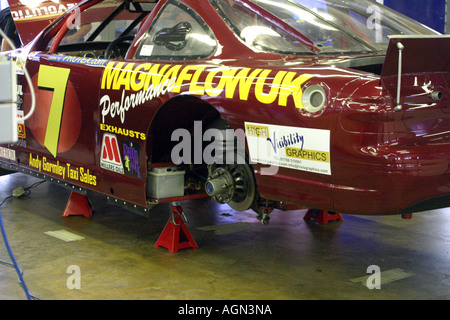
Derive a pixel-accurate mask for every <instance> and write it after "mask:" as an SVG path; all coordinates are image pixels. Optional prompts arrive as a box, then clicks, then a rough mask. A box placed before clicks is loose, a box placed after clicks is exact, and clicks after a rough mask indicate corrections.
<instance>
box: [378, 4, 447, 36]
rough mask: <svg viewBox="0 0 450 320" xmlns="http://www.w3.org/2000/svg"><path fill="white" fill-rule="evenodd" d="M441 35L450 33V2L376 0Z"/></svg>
mask: <svg viewBox="0 0 450 320" xmlns="http://www.w3.org/2000/svg"><path fill="white" fill-rule="evenodd" d="M376 1H377V2H379V3H382V4H384V5H386V6H388V7H390V8H392V9H394V10H396V11H398V12H401V13H403V14H404V15H406V16H409V17H411V18H413V19H415V20H417V21H419V22H421V23H423V24H424V25H426V26H428V27H430V28H432V29H434V30H436V31H438V32H441V33H450V12H448V11H450V0H376Z"/></svg>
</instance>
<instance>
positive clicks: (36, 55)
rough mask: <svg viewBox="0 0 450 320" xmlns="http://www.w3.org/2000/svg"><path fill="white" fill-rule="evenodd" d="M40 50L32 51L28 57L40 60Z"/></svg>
mask: <svg viewBox="0 0 450 320" xmlns="http://www.w3.org/2000/svg"><path fill="white" fill-rule="evenodd" d="M41 54H42V51H33V52H30V53H29V54H28V59H29V60H32V61H37V62H39V61H40V60H41Z"/></svg>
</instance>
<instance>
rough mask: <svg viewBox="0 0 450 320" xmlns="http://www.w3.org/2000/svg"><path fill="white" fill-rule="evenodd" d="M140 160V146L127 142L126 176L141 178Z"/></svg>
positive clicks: (124, 146) (124, 148) (124, 164)
mask: <svg viewBox="0 0 450 320" xmlns="http://www.w3.org/2000/svg"><path fill="white" fill-rule="evenodd" d="M139 159H140V147H139V144H138V143H136V142H132V141H127V140H125V141H124V142H123V166H124V168H125V173H126V174H128V175H130V176H133V177H137V178H141V163H140V160H139Z"/></svg>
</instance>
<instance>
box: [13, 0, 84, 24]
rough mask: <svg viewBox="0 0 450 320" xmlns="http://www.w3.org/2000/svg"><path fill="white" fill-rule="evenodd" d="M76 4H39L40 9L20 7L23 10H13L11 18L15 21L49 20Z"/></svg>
mask: <svg viewBox="0 0 450 320" xmlns="http://www.w3.org/2000/svg"><path fill="white" fill-rule="evenodd" d="M75 4H76V3H67V4H62V3H53V2H50V4H48V3H39V6H38V7H26V6H22V7H19V8H21V9H12V10H11V16H12V17H13V20H14V21H17V20H30V19H48V18H49V17H50V16H57V15H60V14H62V13H64V12H66V11H67V10H68V9H70V8H72V7H73V6H74V5H75Z"/></svg>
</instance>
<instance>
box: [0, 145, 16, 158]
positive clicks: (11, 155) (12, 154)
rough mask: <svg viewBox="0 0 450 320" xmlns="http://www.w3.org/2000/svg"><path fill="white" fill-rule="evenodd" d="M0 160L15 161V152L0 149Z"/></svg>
mask: <svg viewBox="0 0 450 320" xmlns="http://www.w3.org/2000/svg"><path fill="white" fill-rule="evenodd" d="M0 158H5V159H8V160H13V161H15V160H16V151H14V150H12V149H8V148H3V147H0Z"/></svg>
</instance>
